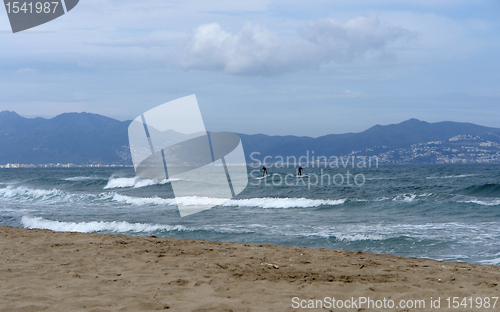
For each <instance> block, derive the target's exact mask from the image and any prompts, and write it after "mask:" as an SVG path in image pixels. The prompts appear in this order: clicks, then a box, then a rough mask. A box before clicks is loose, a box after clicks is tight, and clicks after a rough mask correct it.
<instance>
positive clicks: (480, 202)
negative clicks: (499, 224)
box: [460, 199, 500, 206]
mask: <svg viewBox="0 0 500 312" xmlns="http://www.w3.org/2000/svg"><path fill="white" fill-rule="evenodd" d="M460 202H461V203H470V204H477V205H482V206H498V205H500V199H494V200H480V199H470V200H465V201H460Z"/></svg>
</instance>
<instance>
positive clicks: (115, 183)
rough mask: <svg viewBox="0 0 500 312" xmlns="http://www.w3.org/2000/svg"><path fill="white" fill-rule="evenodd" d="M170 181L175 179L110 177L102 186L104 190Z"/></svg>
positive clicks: (161, 183)
mask: <svg viewBox="0 0 500 312" xmlns="http://www.w3.org/2000/svg"><path fill="white" fill-rule="evenodd" d="M170 181H175V180H174V179H163V180H152V179H142V178H140V177H137V176H136V177H133V178H110V179H109V181H108V183H107V184H106V186H105V187H104V189H105V190H107V189H116V188H128V187H133V188H140V187H146V186H151V185H163V184H167V183H169V182H170Z"/></svg>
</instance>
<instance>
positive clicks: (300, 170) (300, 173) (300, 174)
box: [297, 166, 303, 177]
mask: <svg viewBox="0 0 500 312" xmlns="http://www.w3.org/2000/svg"><path fill="white" fill-rule="evenodd" d="M302 170H303V169H302V166H300V167H299V173H298V174H297V175H298V176H299V177H300V176H302Z"/></svg>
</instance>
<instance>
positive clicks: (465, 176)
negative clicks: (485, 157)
mask: <svg viewBox="0 0 500 312" xmlns="http://www.w3.org/2000/svg"><path fill="white" fill-rule="evenodd" d="M473 176H475V174H460V175H455V176H442V177H435V176H433V177H427V179H460V178H467V177H473Z"/></svg>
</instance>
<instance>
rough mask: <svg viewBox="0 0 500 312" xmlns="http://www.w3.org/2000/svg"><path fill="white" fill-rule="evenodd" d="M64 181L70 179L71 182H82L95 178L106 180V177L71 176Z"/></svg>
mask: <svg viewBox="0 0 500 312" xmlns="http://www.w3.org/2000/svg"><path fill="white" fill-rule="evenodd" d="M63 180H64V181H70V182H81V181H93V180H106V179H105V178H100V177H96V176H92V177H71V178H66V179H63Z"/></svg>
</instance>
